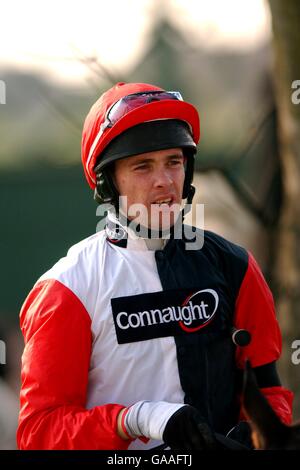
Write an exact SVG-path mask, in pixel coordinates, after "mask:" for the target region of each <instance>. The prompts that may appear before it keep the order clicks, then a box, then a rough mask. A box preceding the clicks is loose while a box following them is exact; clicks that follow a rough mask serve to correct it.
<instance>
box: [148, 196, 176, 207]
mask: <svg viewBox="0 0 300 470" xmlns="http://www.w3.org/2000/svg"><path fill="white" fill-rule="evenodd" d="M173 200H174V199H173V197H168V198H164V199H157V200H156V201H153V202H152V203H151V205H157V206H159V207H164V206H168V207H170V206H171V205H172V204H173Z"/></svg>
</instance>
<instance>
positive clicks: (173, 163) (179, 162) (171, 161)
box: [169, 157, 183, 167]
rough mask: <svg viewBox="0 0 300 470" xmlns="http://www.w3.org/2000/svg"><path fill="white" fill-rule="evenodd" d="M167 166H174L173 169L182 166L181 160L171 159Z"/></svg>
mask: <svg viewBox="0 0 300 470" xmlns="http://www.w3.org/2000/svg"><path fill="white" fill-rule="evenodd" d="M169 165H170V166H172V167H173V166H174V167H177V166H182V165H183V160H182V158H179V157H178V158H172V159H171V160H169Z"/></svg>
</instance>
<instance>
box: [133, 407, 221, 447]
mask: <svg viewBox="0 0 300 470" xmlns="http://www.w3.org/2000/svg"><path fill="white" fill-rule="evenodd" d="M124 414H125V419H124V428H125V431H126V433H127V434H128V435H129V436H130V437H132V438H134V439H135V438H136V437H142V436H144V437H146V438H149V439H156V440H163V441H164V442H165V443H166V444H167V445H168V446H169V447H171V449H178V450H179V449H181V450H203V449H213V448H215V447H216V444H215V439H214V436H213V434H212V432H211V430H210V428H209V426H208V425H207V424H206V423H205V421H204V420H203V418H202V417H201V415H200V413H199V412H198V410H197V409H196V408H193V407H192V406H189V405H184V404H182V403H181V404H179V403H168V402H164V401H160V402H149V401H141V402H138V403H135V404H134V405H132V406H131V407H129V408H127V409H126V410H125V411H124Z"/></svg>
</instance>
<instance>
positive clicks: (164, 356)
mask: <svg viewBox="0 0 300 470" xmlns="http://www.w3.org/2000/svg"><path fill="white" fill-rule="evenodd" d="M20 319H21V329H22V332H23V335H24V339H25V349H24V353H23V357H22V387H21V410H20V420H19V427H18V432H17V440H18V445H19V448H21V449H127V448H129V449H147V448H153V447H155V446H156V445H159V444H160V442H157V441H152V440H150V441H148V442H146V441H145V440H140V439H137V440H135V441H125V440H123V439H121V438H120V437H119V436H118V434H117V416H118V413H119V412H120V410H121V409H122V408H123V407H124V406H129V405H131V404H133V403H135V402H137V401H139V400H150V401H160V400H164V401H168V402H173V403H188V404H191V405H192V406H195V407H197V408H198V409H199V410H200V411H201V413H202V415H203V416H204V418H205V419H206V421H207V422H208V423H209V424H210V426H211V427H212V428H213V429H214V430H215V431H218V432H223V433H226V432H227V431H229V429H230V428H231V427H232V426H233V425H235V424H236V423H237V422H238V420H239V414H240V405H239V396H240V391H241V390H240V376H241V371H242V369H243V367H244V362H245V359H246V358H249V359H250V361H251V364H252V366H253V367H254V368H259V367H261V366H265V365H266V364H270V363H273V362H274V361H276V360H277V359H278V357H279V356H280V352H281V337H280V330H279V327H278V323H277V320H276V317H275V311H274V303H273V298H272V295H271V292H270V290H269V288H268V286H267V284H266V282H265V280H264V278H263V275H262V273H261V271H260V269H259V267H258V265H257V263H256V262H255V260H254V258H253V256H252V255H251V254H250V253H248V252H247V251H246V250H244V249H243V248H241V247H239V246H237V245H235V244H233V243H231V242H229V241H227V240H225V239H223V238H222V237H220V236H218V235H216V234H214V233H212V232H207V231H206V232H205V234H204V244H203V247H202V248H201V249H198V250H196V251H195V250H190V251H189V250H186V245H185V243H184V240H177V239H172V238H171V239H170V240H169V241H168V242H167V243H166V245H165V247H164V248H163V249H162V250H157V251H153V250H149V249H147V245H146V243H145V241H144V240H143V239H131V238H130V237H129V238H127V239H121V240H120V239H119V238H114V237H113V236H112V235H111V231H109V230H107V229H106V230H103V231H101V232H98V233H96V234H94V235H92V236H91V237H89V238H87V239H85V240H83V241H81V242H80V243H78V244H76V245H74V246H73V247H72V248H71V249H70V250H69V251H68V253H67V256H66V257H64V258H62V259H61V260H59V261H58V262H57V263H56V264H55V265H54V266H53V267H52V268H51V269H50V270H49V271H48V272H46V273H45V274H44V275H43V276H42V277H41V278H40V279H39V280H38V281H37V283H36V284H35V286H34V288H33V290H32V291H31V292H30V294H29V296H28V297H27V299H26V301H25V303H24V305H23V307H22V310H21V314H20ZM233 326H234V327H236V328H244V329H247V330H248V331H249V332H250V333H251V335H252V340H251V342H250V344H249V346H246V347H244V348H241V347H237V346H235V345H234V344H233V342H232V339H231V331H232V327H233ZM261 386H262V387H263V388H262V390H263V391H264V393H265V395H266V396H267V397H268V398H269V401H270V403H271V405H272V406H273V407H274V409H275V411H276V412H277V413H278V414H279V415H280V417H281V418H282V420H283V421H285V422H288V421H290V418H291V399H292V397H291V392H289V391H288V390H286V389H284V388H283V387H281V386H280V385H276V384H275V386H274V384H272V383H264V384H261Z"/></svg>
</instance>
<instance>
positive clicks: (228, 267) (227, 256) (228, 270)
mask: <svg viewBox="0 0 300 470" xmlns="http://www.w3.org/2000/svg"><path fill="white" fill-rule="evenodd" d="M194 229H195V231H196V232H198V236H199V237H200V236H201V235H202V238H203V237H204V239H203V243H202V246H201V248H200V249H199V250H197V251H198V256H199V257H200V258H201V260H202V262H203V260H205V263H208V265H209V267H210V268H213V269H214V270H215V272H217V273H219V275H222V276H223V277H224V279H226V282H228V284H229V285H230V286H231V290H232V291H234V292H236V293H237V292H238V290H239V288H240V286H241V283H242V282H243V279H244V278H245V275H246V272H247V270H248V265H249V253H248V251H247V250H246V249H245V248H243V247H242V246H240V245H237V244H236V243H233V242H231V241H229V240H227V239H226V238H224V237H222V236H221V235H218V234H216V233H214V232H211V231H209V230H204V231H201V230H199V229H197V228H194ZM192 253H195V252H192ZM193 256H194V255H193Z"/></svg>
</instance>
